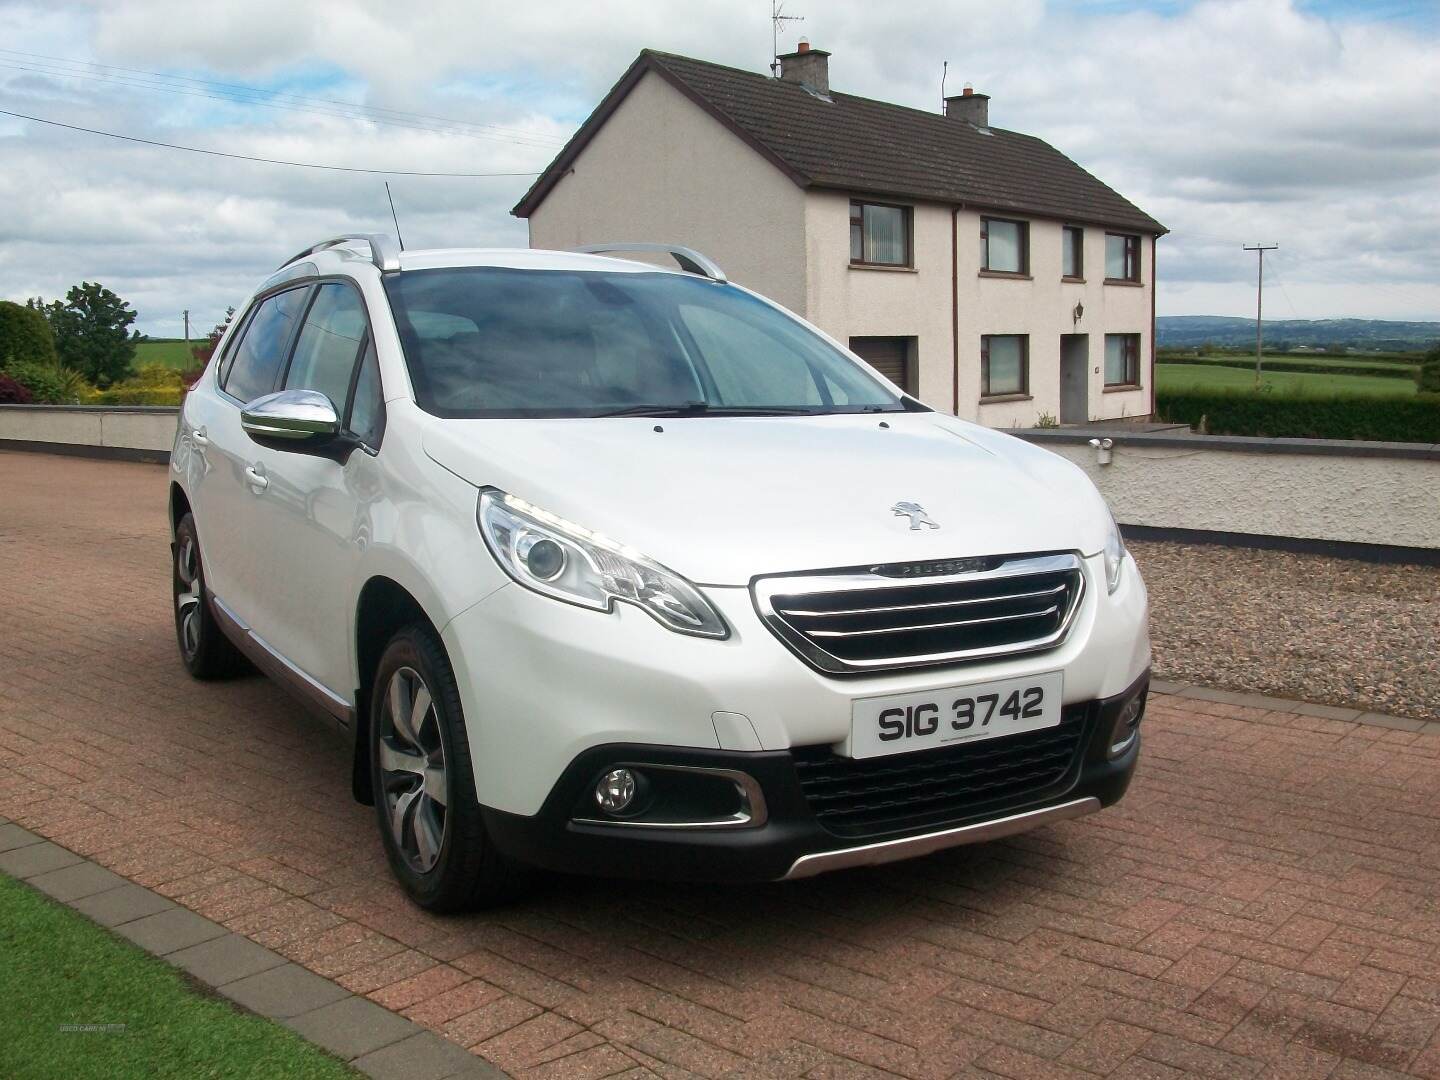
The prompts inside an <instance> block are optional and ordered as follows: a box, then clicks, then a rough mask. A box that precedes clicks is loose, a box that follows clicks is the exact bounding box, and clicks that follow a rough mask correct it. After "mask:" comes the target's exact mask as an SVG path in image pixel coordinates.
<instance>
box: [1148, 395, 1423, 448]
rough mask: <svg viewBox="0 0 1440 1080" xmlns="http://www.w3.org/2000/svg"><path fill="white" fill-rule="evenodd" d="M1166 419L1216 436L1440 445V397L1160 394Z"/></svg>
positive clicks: (1160, 406) (1161, 411) (1159, 407)
mask: <svg viewBox="0 0 1440 1080" xmlns="http://www.w3.org/2000/svg"><path fill="white" fill-rule="evenodd" d="M1155 405H1156V412H1157V413H1158V414H1159V415H1160V416H1161V417H1162V418H1163V419H1165V420H1166V421H1169V422H1170V423H1176V424H1189V425H1191V426H1192V427H1195V426H1196V425H1199V424H1202V423H1203V425H1204V430H1206V431H1208V432H1209V433H1210V434H1213V435H1263V436H1268V437H1270V438H1294V439H1360V440H1365V441H1379V442H1424V443H1434V442H1440V394H1415V395H1413V396H1399V395H1396V396H1393V397H1389V396H1386V397H1343V396H1319V395H1308V394H1297V393H1289V394H1255V393H1252V392H1250V391H1245V390H1161V391H1160V392H1159V393H1158V394H1157V396H1156V402H1155Z"/></svg>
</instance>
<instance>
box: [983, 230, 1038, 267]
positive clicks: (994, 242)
mask: <svg viewBox="0 0 1440 1080" xmlns="http://www.w3.org/2000/svg"><path fill="white" fill-rule="evenodd" d="M980 266H981V268H982V269H984V270H988V271H990V272H991V273H993V274H1026V273H1029V271H1030V228H1029V226H1028V225H1026V223H1025V222H1023V221H1006V220H1004V219H1003V218H981V219H980Z"/></svg>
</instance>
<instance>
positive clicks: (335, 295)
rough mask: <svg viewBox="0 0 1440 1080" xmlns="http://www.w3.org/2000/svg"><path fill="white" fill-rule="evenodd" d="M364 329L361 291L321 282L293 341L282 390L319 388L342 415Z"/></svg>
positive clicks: (363, 307)
mask: <svg viewBox="0 0 1440 1080" xmlns="http://www.w3.org/2000/svg"><path fill="white" fill-rule="evenodd" d="M365 330H366V322H365V305H364V303H363V301H361V299H360V294H359V293H358V292H356V291H355V290H354V289H353V288H351V287H350V286H349V285H343V284H341V283H339V282H329V283H328V284H325V285H321V286H320V288H319V290H318V291H317V292H316V293H315V302H314V303H312V304H311V305H310V312H309V314H307V315H306V316H305V325H304V326H303V327H301V328H300V337H299V338H298V339H296V341H295V353H294V356H293V357H292V358H291V360H290V370H289V371H287V372H286V374H285V389H287V390H318V391H319V392H320V393H322V394H324V395H325V396H326V397H328V398H329V399H330V402H331V404H333V405H334V406H335V411H336V412H337V413H339V414H340V415H341V416H344V415H345V406H346V404H347V403H348V401H349V398H350V382H351V380H352V378H353V377H354V374H355V360H356V357H357V356H358V355H359V352H360V344H361V342H362V341H363V340H364V339H365Z"/></svg>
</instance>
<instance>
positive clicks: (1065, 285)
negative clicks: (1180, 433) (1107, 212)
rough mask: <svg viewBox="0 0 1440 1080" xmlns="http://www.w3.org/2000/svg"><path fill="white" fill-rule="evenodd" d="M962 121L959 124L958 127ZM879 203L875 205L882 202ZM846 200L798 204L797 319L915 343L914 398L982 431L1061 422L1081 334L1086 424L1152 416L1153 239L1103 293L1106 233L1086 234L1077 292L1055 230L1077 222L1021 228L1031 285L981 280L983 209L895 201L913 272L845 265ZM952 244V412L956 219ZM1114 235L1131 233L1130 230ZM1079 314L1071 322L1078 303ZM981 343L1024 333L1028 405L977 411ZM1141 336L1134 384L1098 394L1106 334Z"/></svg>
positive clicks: (1095, 229) (815, 195) (844, 334)
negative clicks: (1068, 355) (1135, 280)
mask: <svg viewBox="0 0 1440 1080" xmlns="http://www.w3.org/2000/svg"><path fill="white" fill-rule="evenodd" d="M956 122H957V123H960V122H961V121H958V120H957V121H956ZM877 198H878V196H877ZM850 200H851V196H850V195H849V194H848V193H845V192H829V191H812V192H810V193H809V195H808V197H807V199H806V204H805V225H806V228H805V237H806V246H805V250H806V257H807V262H808V267H809V275H808V279H807V282H806V306H805V309H804V312H803V314H804V315H805V316H806V318H808V319H809V320H810V321H811V322H813V323H815V325H817V326H819V327H820V328H821V329H822V330H824V331H825V332H826V333H828V334H831V335H832V336H834V337H837V338H839V339H840V340H842V341H844V340H846V339H847V338H849V337H852V336H853V337H861V336H872V335H874V336H896V337H912V336H913V337H915V338H916V346H917V350H916V351H917V374H918V384H919V385H918V390H919V397H920V400H921V401H923V402H925V404H927V405H929V406H930V407H931V408H934V409H939V410H942V411H944V412H955V413H957V414H958V415H959V416H961V417H963V418H965V419H967V420H975V421H978V422H979V423H982V424H985V425H986V426H988V427H999V428H1009V427H1028V426H1030V425H1032V424H1034V423H1036V422H1037V421H1038V420H1039V418H1040V416H1041V415H1042V414H1045V413H1048V414H1049V415H1050V416H1052V417H1058V416H1059V415H1060V338H1061V336H1062V335H1065V334H1085V335H1088V340H1087V345H1088V348H1089V354H1090V362H1089V365H1088V366H1087V372H1088V377H1089V393H1088V395H1087V396H1088V401H1089V419H1091V420H1117V419H1122V418H1128V417H1135V416H1145V415H1147V414H1149V413H1150V411H1151V408H1150V401H1151V398H1150V390H1151V385H1150V384H1151V378H1152V365H1151V362H1150V358H1151V354H1152V350H1151V337H1152V320H1151V296H1152V293H1153V290H1154V280H1155V277H1154V259H1153V255H1152V250H1151V244H1150V237H1148V236H1145V235H1143V234H1142V235H1141V244H1140V247H1141V264H1140V284H1138V285H1132V284H1123V285H1121V284H1108V285H1107V284H1105V282H1104V273H1103V270H1104V267H1105V234H1106V231H1107V230H1106V227H1105V226H1103V225H1084V226H1082V227H1083V228H1084V230H1085V242H1084V252H1083V256H1082V261H1083V264H1084V270H1085V274H1086V277H1085V280H1084V282H1083V283H1077V282H1067V281H1062V280H1061V273H1060V257H1061V239H1062V235H1061V230H1062V228H1063V227H1064V226H1065V225H1066V224H1077V223H1074V222H1060V221H1046V220H1044V219H1040V218H1034V217H1028V218H1027V217H1026V216H1025V215H1021V214H1015V213H1013V212H1010V213H1004V214H1002V213H998V212H997V213H996V214H995V215H994V216H997V217H1007V218H1011V219H1017V220H1025V221H1027V222H1028V224H1029V234H1030V274H1029V276H1028V278H1020V277H991V276H987V275H984V274H982V273H981V271H980V258H981V255H980V219H981V218H982V217H984V216H988V215H987V214H986V213H984V212H983V211H980V210H967V209H961V210H960V211H959V212H958V214H956V213H955V212H954V208H953V207H951V206H948V205H943V204H937V203H915V202H907V201H905V200H901V199H885V200H883V201H886V202H891V203H896V204H902V205H907V206H910V207H912V218H913V222H914V231H913V258H912V267H911V268H908V269H892V268H888V267H885V268H876V267H860V266H854V265H852V264H851V262H850V231H849V221H850ZM952 219H953V220H954V221H955V229H956V235H955V240H956V245H955V249H954V256H955V266H954V273H953V280H954V282H955V287H956V293H957V295H958V300H959V303H958V313H959V330H960V333H959V365H958V368H959V379H960V386H959V394H958V408H957V397H956V393H955V382H954V375H955V372H956V363H955V346H954V342H955V335H954V333H953V332H952V322H951V320H952V300H951V284H952V268H951V257H952V252H951V236H950V229H951V221H952ZM1113 231H1116V232H1121V231H1127V232H1132V233H1133V232H1134V230H1120V229H1115V230H1113ZM1077 303H1078V304H1081V305H1082V307H1083V314H1082V316H1081V317H1080V319H1079V320H1076V319H1075V318H1074V317H1073V313H1074V310H1075V306H1076V304H1077ZM986 334H1025V335H1028V336H1029V339H1030V342H1029V352H1030V379H1029V381H1030V400H1028V401H1006V402H993V403H986V404H981V402H980V338H981V337H982V336H983V335H986ZM1106 334H1139V335H1140V365H1139V367H1140V387H1139V389H1136V390H1121V391H1106V390H1105V335H1106Z"/></svg>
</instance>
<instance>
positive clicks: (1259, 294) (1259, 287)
mask: <svg viewBox="0 0 1440 1080" xmlns="http://www.w3.org/2000/svg"><path fill="white" fill-rule="evenodd" d="M1279 246H1280V245H1279V244H1242V245H1241V248H1242V249H1243V250H1245V251H1253V252H1255V254H1256V256H1257V260H1256V261H1257V270H1256V274H1255V389H1256V390H1259V389H1260V369H1261V360H1260V350H1261V347H1262V346H1263V345H1264V343H1265V332H1264V330H1263V329H1262V328H1261V327H1262V324H1261V321H1260V313H1261V310H1262V308H1261V305H1262V304H1263V303H1264V291H1265V252H1267V251H1274V250H1275V249H1276V248H1278V247H1279Z"/></svg>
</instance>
